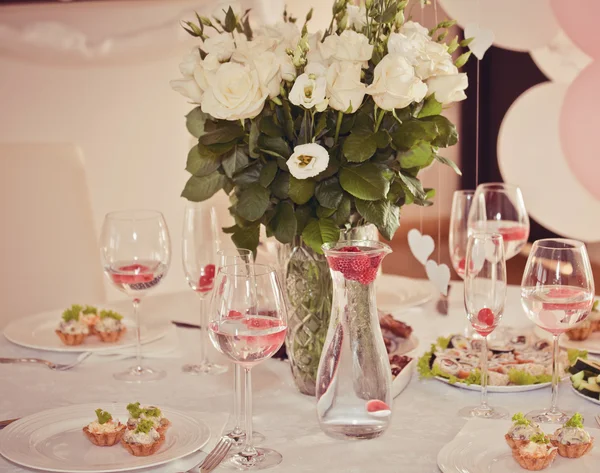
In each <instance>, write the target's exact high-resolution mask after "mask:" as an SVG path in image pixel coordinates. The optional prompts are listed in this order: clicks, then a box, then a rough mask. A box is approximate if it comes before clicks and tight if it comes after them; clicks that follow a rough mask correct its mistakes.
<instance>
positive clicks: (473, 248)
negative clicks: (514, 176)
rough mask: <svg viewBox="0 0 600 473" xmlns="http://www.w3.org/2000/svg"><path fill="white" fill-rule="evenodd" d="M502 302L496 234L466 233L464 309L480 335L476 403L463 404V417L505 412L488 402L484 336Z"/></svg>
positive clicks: (503, 275) (503, 264)
mask: <svg viewBox="0 0 600 473" xmlns="http://www.w3.org/2000/svg"><path fill="white" fill-rule="evenodd" d="M505 301H506V260H505V259H504V244H503V241H502V235H500V234H499V233H474V234H472V235H471V236H469V241H468V243H467V253H466V264H465V309H466V310H467V318H468V320H469V322H470V323H471V325H472V326H473V329H474V330H475V331H476V332H477V333H478V334H479V335H481V337H482V339H483V340H482V343H481V356H480V360H479V364H480V372H481V401H480V404H479V406H476V407H465V408H463V409H461V410H460V412H459V414H460V415H461V416H463V417H467V418H470V417H480V418H484V419H502V418H504V417H506V416H507V415H508V411H506V409H502V408H494V407H491V406H490V405H489V404H488V399H487V397H488V396H487V387H488V335H489V334H490V333H492V332H493V331H494V329H495V328H496V327H497V326H498V324H499V323H500V319H501V318H502V313H503V312H504V303H505Z"/></svg>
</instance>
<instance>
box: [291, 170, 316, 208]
mask: <svg viewBox="0 0 600 473" xmlns="http://www.w3.org/2000/svg"><path fill="white" fill-rule="evenodd" d="M315 186H316V182H315V181H314V180H312V179H296V178H295V177H294V176H290V188H289V196H290V199H292V200H293V201H294V203H296V204H298V205H302V204H306V203H307V202H308V201H309V200H310V198H311V197H312V196H313V194H314V193H315Z"/></svg>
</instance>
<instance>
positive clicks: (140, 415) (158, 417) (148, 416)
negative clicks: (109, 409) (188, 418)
mask: <svg viewBox="0 0 600 473" xmlns="http://www.w3.org/2000/svg"><path fill="white" fill-rule="evenodd" d="M127 410H128V411H129V419H128V420H127V428H128V429H131V430H133V429H135V428H137V426H138V425H139V424H140V423H141V422H143V421H145V420H148V421H150V422H152V425H153V427H154V428H155V429H156V430H157V431H158V433H160V434H163V435H164V433H165V432H166V431H167V430H168V428H169V427H170V426H171V422H170V421H169V419H167V418H166V417H164V416H163V415H162V412H161V410H160V409H159V408H158V407H155V406H147V407H144V406H140V403H139V402H134V403H131V404H128V405H127Z"/></svg>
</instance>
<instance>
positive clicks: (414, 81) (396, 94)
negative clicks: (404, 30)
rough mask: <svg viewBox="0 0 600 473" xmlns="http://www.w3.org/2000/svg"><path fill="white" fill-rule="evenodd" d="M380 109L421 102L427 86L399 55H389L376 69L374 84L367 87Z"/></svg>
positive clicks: (391, 108)
mask: <svg viewBox="0 0 600 473" xmlns="http://www.w3.org/2000/svg"><path fill="white" fill-rule="evenodd" d="M367 93H368V94H370V95H372V96H373V100H374V101H375V103H376V104H377V106H378V107H380V108H382V109H383V110H393V109H395V108H404V107H407V106H408V105H410V104H411V103H413V102H420V101H421V100H423V98H424V97H425V94H426V93H427V85H425V83H424V82H423V81H421V79H419V78H418V77H416V76H415V70H414V68H413V67H412V66H411V65H410V64H409V63H408V61H407V60H406V59H404V58H403V57H402V56H400V55H398V54H388V55H387V56H385V57H384V58H383V59H382V60H381V62H380V63H379V64H377V66H376V67H375V71H374V74H373V83H372V84H371V85H370V86H369V87H367Z"/></svg>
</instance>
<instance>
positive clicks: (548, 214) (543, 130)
mask: <svg viewBox="0 0 600 473" xmlns="http://www.w3.org/2000/svg"><path fill="white" fill-rule="evenodd" d="M567 89H568V85H566V84H558V83H552V82H545V83H543V84H538V85H536V86H534V87H532V88H531V89H529V90H527V91H526V92H525V93H523V94H522V95H521V96H520V97H519V98H518V99H517V100H516V101H515V102H514V103H513V104H512V106H511V107H510V109H509V110H508V112H507V113H506V115H505V117H504V120H503V122H502V125H501V127H500V133H499V136H498V166H499V168H500V172H501V174H502V177H503V179H504V180H505V181H506V182H510V183H512V184H516V185H518V186H519V187H520V188H521V190H522V191H523V196H524V198H525V203H526V205H527V210H528V212H529V214H530V215H531V216H532V217H533V218H534V219H535V220H536V221H538V222H539V223H540V224H542V225H543V226H544V227H546V228H548V229H549V230H551V231H553V232H555V233H558V234H559V235H563V236H565V237H569V238H576V239H579V240H583V241H586V242H595V241H600V220H598V219H595V218H584V216H594V215H600V201H598V200H596V199H595V198H594V197H593V196H592V195H591V194H590V193H589V192H588V191H587V190H586V189H585V188H584V187H583V185H582V184H581V183H580V182H579V181H578V180H577V178H576V177H575V175H574V174H573V173H572V172H571V169H570V168H569V166H568V164H567V160H566V159H565V157H564V155H563V152H562V150H561V145H560V138H559V137H560V133H559V116H560V111H561V107H562V103H563V100H564V97H565V94H566V92H567Z"/></svg>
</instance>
